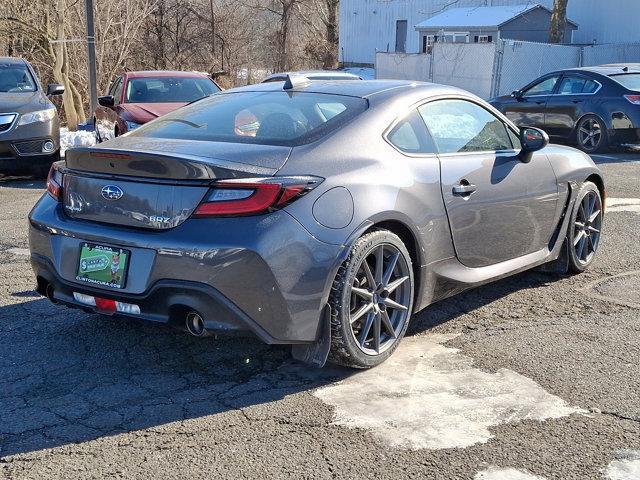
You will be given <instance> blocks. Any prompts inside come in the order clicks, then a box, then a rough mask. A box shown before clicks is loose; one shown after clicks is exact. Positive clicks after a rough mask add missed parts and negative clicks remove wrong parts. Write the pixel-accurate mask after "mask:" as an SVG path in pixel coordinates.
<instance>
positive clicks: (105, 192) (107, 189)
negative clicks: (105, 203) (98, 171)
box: [102, 185, 124, 200]
mask: <svg viewBox="0 0 640 480" xmlns="http://www.w3.org/2000/svg"><path fill="white" fill-rule="evenodd" d="M122 195H124V192H123V191H122V189H121V188H120V187H118V186H117V185H105V186H104V187H102V196H103V197H104V198H106V199H107V200H118V199H120V198H122Z"/></svg>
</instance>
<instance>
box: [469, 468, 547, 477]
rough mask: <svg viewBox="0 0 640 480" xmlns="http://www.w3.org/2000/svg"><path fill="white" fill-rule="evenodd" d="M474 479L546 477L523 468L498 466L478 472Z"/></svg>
mask: <svg viewBox="0 0 640 480" xmlns="http://www.w3.org/2000/svg"><path fill="white" fill-rule="evenodd" d="M473 480H546V479H545V478H544V477H539V476H538V475H532V474H531V473H529V472H526V471H523V470H516V469H515V468H497V467H489V468H487V469H486V470H483V471H481V472H478V473H476V474H475V476H474V477H473Z"/></svg>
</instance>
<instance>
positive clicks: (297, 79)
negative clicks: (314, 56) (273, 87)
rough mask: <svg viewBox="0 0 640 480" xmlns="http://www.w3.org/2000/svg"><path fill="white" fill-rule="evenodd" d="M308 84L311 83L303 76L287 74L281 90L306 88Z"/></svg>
mask: <svg viewBox="0 0 640 480" xmlns="http://www.w3.org/2000/svg"><path fill="white" fill-rule="evenodd" d="M310 83H311V80H309V79H308V78H307V77H305V76H304V75H296V74H290V73H288V74H287V78H286V80H285V81H284V86H283V87H282V88H283V90H293V89H294V88H297V87H306V86H307V85H309V84H310Z"/></svg>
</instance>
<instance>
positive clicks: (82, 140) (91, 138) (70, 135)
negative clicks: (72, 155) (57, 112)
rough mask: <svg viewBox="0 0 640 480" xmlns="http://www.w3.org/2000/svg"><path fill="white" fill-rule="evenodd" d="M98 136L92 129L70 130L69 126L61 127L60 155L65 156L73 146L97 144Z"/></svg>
mask: <svg viewBox="0 0 640 480" xmlns="http://www.w3.org/2000/svg"><path fill="white" fill-rule="evenodd" d="M95 143H96V137H95V135H94V133H93V132H92V131H87V130H78V131H76V132H70V131H69V129H68V128H66V127H62V128H61V129H60V156H61V157H64V153H65V152H66V150H67V149H68V148H71V147H90V146H91V145H95Z"/></svg>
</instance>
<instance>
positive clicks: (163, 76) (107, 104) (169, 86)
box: [94, 71, 220, 142]
mask: <svg viewBox="0 0 640 480" xmlns="http://www.w3.org/2000/svg"><path fill="white" fill-rule="evenodd" d="M219 91H220V87H219V86H218V85H217V84H216V83H215V82H214V81H213V80H212V79H211V77H209V75H207V74H206V73H199V72H171V71H145V72H126V73H122V74H121V75H118V76H117V77H116V78H115V80H114V81H113V83H112V84H111V87H109V92H108V93H107V95H105V96H103V97H99V98H98V107H97V108H96V112H95V117H94V125H95V132H96V140H97V141H98V142H103V141H105V140H109V139H111V138H114V137H117V136H118V135H122V134H123V133H126V132H129V131H131V130H133V129H135V128H137V127H139V126H140V125H142V124H145V123H147V122H149V121H151V120H153V119H154V118H157V117H159V116H160V115H164V114H166V113H169V112H171V111H173V110H175V109H177V108H179V107H182V106H184V105H186V104H187V103H190V102H193V101H194V100H198V99H200V98H202V97H206V96H208V95H211V94H213V93H216V92H219Z"/></svg>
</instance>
